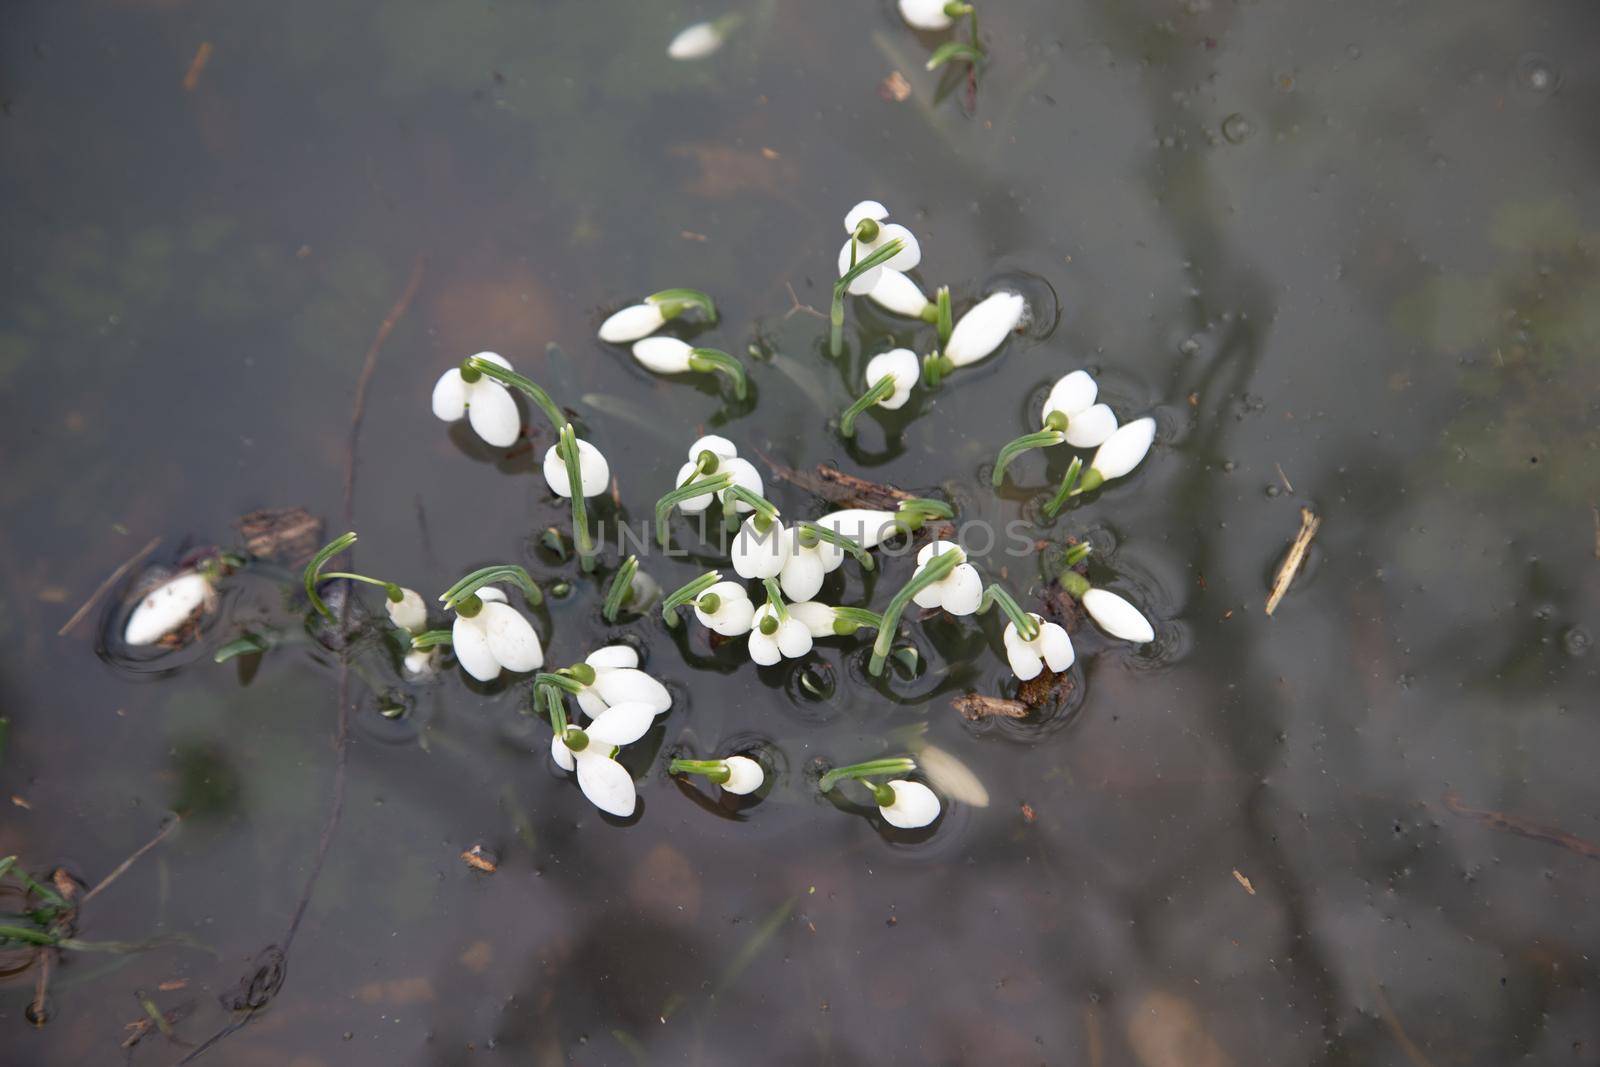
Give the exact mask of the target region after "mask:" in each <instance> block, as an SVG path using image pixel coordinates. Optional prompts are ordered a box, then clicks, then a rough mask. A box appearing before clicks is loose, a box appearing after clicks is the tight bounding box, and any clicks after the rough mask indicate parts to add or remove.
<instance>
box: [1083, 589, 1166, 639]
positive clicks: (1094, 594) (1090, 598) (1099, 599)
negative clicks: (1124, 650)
mask: <svg viewBox="0 0 1600 1067" xmlns="http://www.w3.org/2000/svg"><path fill="white" fill-rule="evenodd" d="M1083 607H1084V610H1085V611H1087V612H1088V613H1089V617H1090V618H1092V619H1094V621H1095V624H1096V625H1098V626H1099V627H1100V629H1102V630H1104V631H1105V632H1106V633H1108V634H1110V635H1111V636H1112V637H1120V638H1122V640H1124V641H1132V642H1134V643H1135V644H1140V645H1143V644H1147V643H1149V642H1151V641H1154V640H1155V639H1156V632H1155V629H1154V628H1153V627H1152V626H1151V625H1150V622H1149V620H1148V619H1146V618H1145V617H1144V615H1143V614H1142V613H1141V612H1140V611H1139V609H1138V608H1136V607H1134V606H1133V605H1132V604H1130V603H1128V602H1127V601H1126V600H1124V599H1123V598H1122V597H1120V596H1118V595H1117V594H1115V593H1113V592H1111V591H1110V590H1108V589H1091V590H1089V591H1088V592H1087V593H1085V594H1083Z"/></svg>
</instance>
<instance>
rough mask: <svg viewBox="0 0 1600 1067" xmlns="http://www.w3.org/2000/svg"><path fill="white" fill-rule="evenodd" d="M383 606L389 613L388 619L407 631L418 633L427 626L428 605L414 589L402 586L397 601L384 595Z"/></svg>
mask: <svg viewBox="0 0 1600 1067" xmlns="http://www.w3.org/2000/svg"><path fill="white" fill-rule="evenodd" d="M383 607H384V610H386V611H387V612H388V613H389V621H390V622H392V623H394V624H395V625H396V626H398V627H399V628H400V629H402V630H404V631H406V632H407V633H410V634H420V633H421V632H422V631H424V630H426V629H427V628H428V605H426V604H424V603H423V602H422V595H421V594H420V593H418V592H417V591H416V590H415V589H405V588H402V589H401V590H400V599H399V601H394V600H390V599H389V598H388V597H385V598H384V600H383Z"/></svg>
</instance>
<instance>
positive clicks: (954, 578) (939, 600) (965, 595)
mask: <svg viewBox="0 0 1600 1067" xmlns="http://www.w3.org/2000/svg"><path fill="white" fill-rule="evenodd" d="M946 552H955V553H957V554H958V555H959V556H960V558H961V560H962V562H960V563H958V564H956V566H955V569H954V570H952V571H951V572H950V573H949V574H948V575H947V576H945V577H944V578H941V579H939V580H938V581H935V582H930V583H929V584H927V585H925V586H923V587H922V588H921V589H918V590H917V592H916V593H915V595H914V596H913V597H912V600H913V601H914V602H915V603H916V605H917V606H918V607H919V608H943V609H944V610H945V611H947V612H949V613H950V614H951V615H971V614H973V613H974V612H976V611H977V610H978V605H979V604H980V603H981V602H982V600H983V579H982V578H981V577H980V576H979V575H978V569H977V568H976V567H974V566H973V565H972V564H970V563H967V562H965V561H966V554H965V553H964V552H962V551H961V548H960V546H958V545H956V544H955V543H953V542H951V541H933V542H930V543H928V544H926V545H923V546H922V548H921V550H920V551H918V552H917V570H916V573H915V574H913V575H912V580H913V581H915V580H916V578H917V576H918V575H921V574H922V572H923V571H924V570H926V569H927V568H928V563H929V561H930V560H932V559H933V558H934V557H935V556H942V555H944V554H945V553H946Z"/></svg>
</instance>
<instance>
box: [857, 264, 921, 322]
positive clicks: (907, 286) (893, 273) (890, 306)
mask: <svg viewBox="0 0 1600 1067" xmlns="http://www.w3.org/2000/svg"><path fill="white" fill-rule="evenodd" d="M867 299H869V300H871V301H872V302H873V303H874V304H877V305H878V306H879V307H881V308H883V309H884V310H885V311H889V312H892V313H894V314H896V315H904V316H905V317H906V318H908V319H919V318H921V317H922V313H923V312H924V311H926V310H928V307H929V303H930V301H929V300H928V298H927V297H926V296H923V295H922V290H921V289H919V288H917V283H916V282H914V281H912V280H911V279H910V278H908V277H906V276H905V275H904V274H902V273H900V272H899V271H897V270H886V271H884V272H883V274H882V275H880V276H879V278H878V284H877V285H874V286H873V287H872V292H870V293H868V294H867Z"/></svg>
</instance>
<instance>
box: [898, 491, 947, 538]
mask: <svg viewBox="0 0 1600 1067" xmlns="http://www.w3.org/2000/svg"><path fill="white" fill-rule="evenodd" d="M896 512H897V513H896V515H895V520H894V522H895V525H896V526H898V527H899V528H900V529H902V530H904V531H906V532H907V533H913V532H915V531H917V530H920V529H922V526H923V524H924V523H926V522H927V521H928V520H929V519H953V518H955V517H956V511H955V508H952V507H951V506H950V505H949V504H946V503H945V502H944V501H943V500H934V499H933V498H932V497H926V496H914V497H911V498H910V499H909V500H902V501H900V506H899V508H897V509H896Z"/></svg>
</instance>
